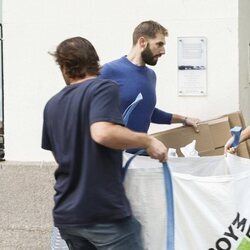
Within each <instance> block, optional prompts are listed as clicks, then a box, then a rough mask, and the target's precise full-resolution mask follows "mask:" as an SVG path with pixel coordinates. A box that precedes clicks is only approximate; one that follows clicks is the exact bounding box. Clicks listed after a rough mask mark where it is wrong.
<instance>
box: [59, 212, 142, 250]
mask: <svg viewBox="0 0 250 250" xmlns="http://www.w3.org/2000/svg"><path fill="white" fill-rule="evenodd" d="M59 231H60V234H61V237H62V238H63V239H64V240H65V241H66V243H67V245H68V247H69V250H96V249H98V250H143V247H142V238H141V224H140V223H139V222H138V221H137V220H136V219H135V218H134V217H133V216H131V217H128V218H126V219H122V220H119V221H116V222H113V223H103V224H94V225H91V226H85V227H81V228H67V229H59Z"/></svg>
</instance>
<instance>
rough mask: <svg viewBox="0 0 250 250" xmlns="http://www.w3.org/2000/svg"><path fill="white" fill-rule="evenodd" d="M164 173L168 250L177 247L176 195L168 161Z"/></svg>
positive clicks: (164, 164) (165, 163)
mask: <svg viewBox="0 0 250 250" xmlns="http://www.w3.org/2000/svg"><path fill="white" fill-rule="evenodd" d="M162 165H163V173H164V181H165V195H166V202H167V248H166V249H167V250H174V248H175V246H174V245H175V241H174V240H175V230H174V229H175V221H174V197H173V183H172V176H171V172H170V169H169V166H168V163H167V162H164V163H163V164H162Z"/></svg>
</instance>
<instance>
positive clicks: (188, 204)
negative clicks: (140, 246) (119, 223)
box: [124, 153, 250, 250]
mask: <svg viewBox="0 0 250 250" xmlns="http://www.w3.org/2000/svg"><path fill="white" fill-rule="evenodd" d="M131 156H132V155H131V154H128V153H124V162H126V161H127V160H128V159H129V158H130V157H131ZM168 166H169V168H170V170H171V173H172V182H173V196H174V213H175V216H174V219H175V229H174V230H175V250H203V249H204V250H217V249H218V250H224V249H225V250H230V249H237V250H247V249H248V250H249V249H250V160H249V159H244V158H240V157H237V156H234V155H228V156H227V157H225V156H210V157H197V158H170V159H169V160H168ZM124 185H125V189H126V193H127V196H128V198H129V200H130V203H131V206H132V210H133V213H134V215H135V217H136V218H137V219H138V220H139V221H140V222H141V224H142V226H143V240H144V246H145V247H144V249H145V250H166V233H167V232H166V220H167V216H166V195H165V188H164V185H165V183H164V177H163V169H162V164H161V163H159V162H157V161H156V160H153V159H151V158H149V157H147V156H137V157H136V158H135V159H134V160H133V161H132V162H131V163H130V167H129V170H128V171H127V173H126V177H125V182H124Z"/></svg>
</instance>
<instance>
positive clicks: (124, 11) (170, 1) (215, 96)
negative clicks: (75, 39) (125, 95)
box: [3, 0, 239, 161]
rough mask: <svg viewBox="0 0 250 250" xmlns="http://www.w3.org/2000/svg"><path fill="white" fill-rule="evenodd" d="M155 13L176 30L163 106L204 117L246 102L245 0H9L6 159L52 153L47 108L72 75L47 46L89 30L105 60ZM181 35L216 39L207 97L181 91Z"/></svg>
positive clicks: (211, 45) (161, 92) (164, 66)
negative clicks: (241, 41) (242, 69)
mask: <svg viewBox="0 0 250 250" xmlns="http://www.w3.org/2000/svg"><path fill="white" fill-rule="evenodd" d="M148 19H153V20H156V21H158V22H160V23H161V24H162V25H164V26H165V27H167V28H168V30H169V33H170V36H169V38H168V39H167V48H166V49H167V53H166V55H165V56H164V57H163V58H161V59H160V61H159V63H158V65H157V66H156V67H154V69H155V71H156V73H157V75H158V86H157V92H158V106H159V107H161V108H163V109H165V110H167V111H170V112H174V113H180V114H186V115H189V116H196V117H199V118H201V119H208V118H212V117H215V116H218V115H222V114H225V113H228V112H232V111H235V110H238V109H239V93H238V80H239V72H238V71H239V70H238V69H239V68H238V66H239V65H238V57H239V55H238V1H237V0H219V1H218V0H209V1H207V0H164V1H163V0H155V1H149V0H144V1H142V0H137V1H134V0H127V1H117V0H106V1H97V0H84V1H82V0H53V1H49V0H36V1H34V0H22V1H19V0H3V24H4V63H5V64H4V69H5V72H4V73H5V148H6V149H5V153H6V159H7V160H21V161H34V160H51V159H52V157H51V155H50V153H49V152H46V151H43V150H42V149H40V141H41V125H42V111H43V107H44V104H45V102H46V101H47V100H48V99H49V98H50V97H51V96H52V95H53V94H54V93H56V92H57V91H58V90H60V89H61V88H62V87H64V82H63V79H62V77H61V75H60V72H59V70H58V67H57V66H56V65H55V63H54V61H53V59H52V58H51V56H49V55H48V54H47V51H51V50H52V51H54V49H55V47H56V46H57V45H58V44H59V43H60V42H61V41H62V40H64V39H66V38H69V37H72V36H83V37H86V38H87V39H89V40H90V41H91V42H92V43H93V44H94V46H95V47H96V49H97V51H98V53H99V55H100V58H101V62H102V63H104V62H106V61H109V60H112V59H115V58H117V57H120V56H122V55H124V54H126V53H127V52H128V50H129V49H130V47H131V40H132V39H131V35H132V31H133V29H134V27H135V26H136V25H137V24H138V23H140V22H141V21H143V20H148ZM178 36H206V37H207V39H208V81H207V82H208V95H207V96H206V97H178V96H177V37H178ZM162 128H163V127H161V126H157V127H156V126H153V127H152V128H151V130H150V131H152V132H154V131H156V130H159V129H162ZM164 129H166V126H164Z"/></svg>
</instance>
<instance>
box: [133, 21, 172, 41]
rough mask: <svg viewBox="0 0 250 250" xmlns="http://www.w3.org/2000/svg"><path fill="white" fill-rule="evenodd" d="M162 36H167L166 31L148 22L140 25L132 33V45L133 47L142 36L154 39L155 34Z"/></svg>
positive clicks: (155, 23)
mask: <svg viewBox="0 0 250 250" xmlns="http://www.w3.org/2000/svg"><path fill="white" fill-rule="evenodd" d="M158 33H160V34H163V35H164V36H168V30H167V29H166V28H164V27H163V26H162V25H161V24H159V23H157V22H155V21H152V20H149V21H144V22H142V23H140V24H139V25H138V26H137V27H136V28H135V29H134V32H133V45H135V44H136V43H137V41H138V39H139V38H140V37H142V36H145V37H148V38H155V37H156V34H158Z"/></svg>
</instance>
